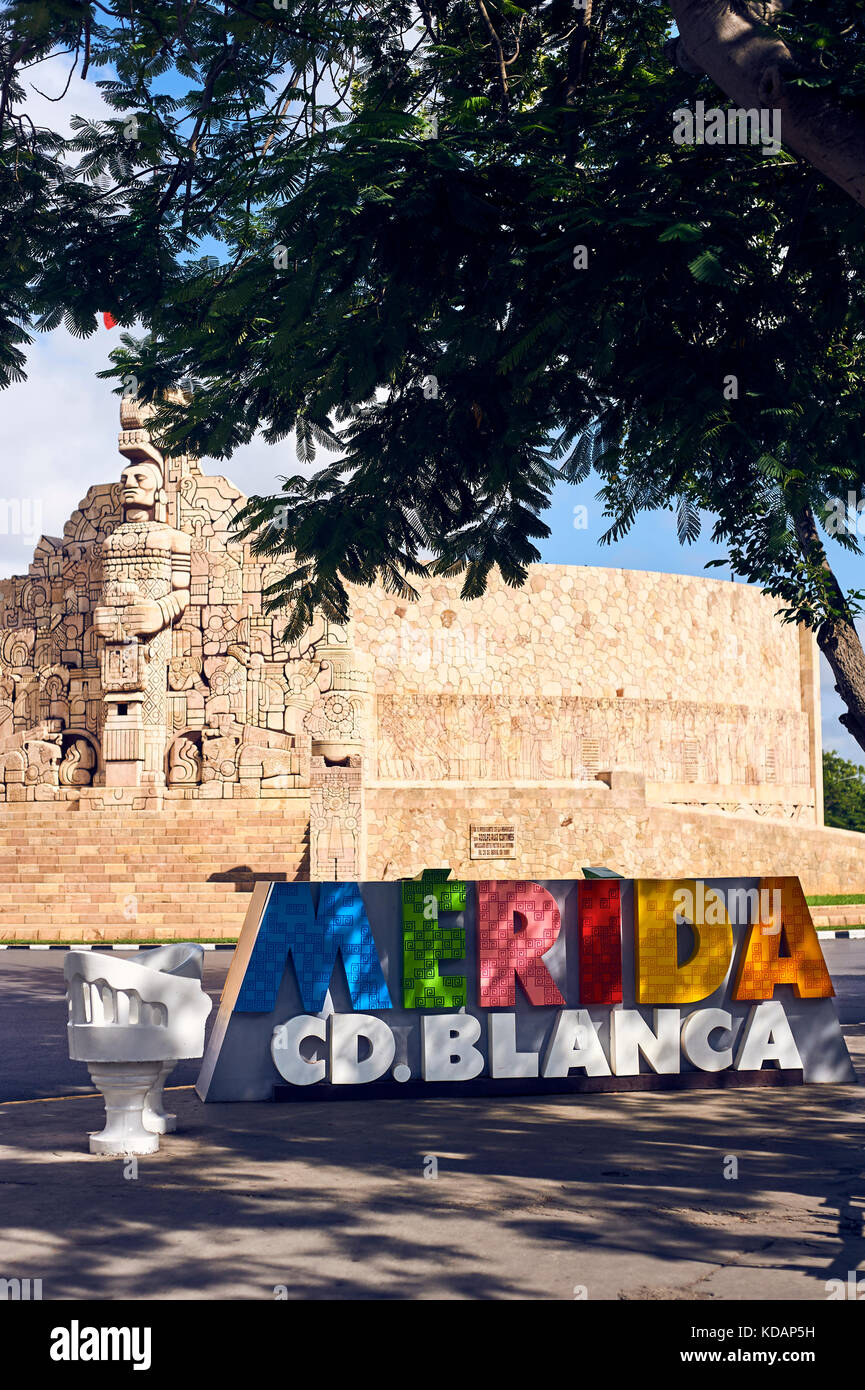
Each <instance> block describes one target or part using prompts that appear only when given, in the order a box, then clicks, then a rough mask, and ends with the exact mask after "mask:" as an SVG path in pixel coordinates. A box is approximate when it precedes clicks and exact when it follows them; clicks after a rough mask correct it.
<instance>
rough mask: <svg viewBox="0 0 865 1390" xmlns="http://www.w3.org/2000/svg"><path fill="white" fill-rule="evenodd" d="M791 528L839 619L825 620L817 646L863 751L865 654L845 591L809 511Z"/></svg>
mask: <svg viewBox="0 0 865 1390" xmlns="http://www.w3.org/2000/svg"><path fill="white" fill-rule="evenodd" d="M793 525H794V527H795V530H796V538H797V540H798V541H799V545H800V546H801V548H802V553H803V555H804V556H805V558H806V559H807V560H808V561H810V563H812V564H818V565H819V566H820V568H821V569H822V570H823V573H824V575H825V578H826V587H827V589H828V592H829V597H830V599H831V601H832V605H833V607H834V608H835V610H836V613H837V614H838V615H839V616H837V617H832V618H826V619H825V621H824V622H822V623H821V624H820V626H819V627H818V629H817V645H818V647H819V648H820V650H821V652H822V653H823V655H824V656H825V658H826V660H827V661H828V663H829V666H830V668H831V671H832V675H833V676H834V677H835V689H836V690H837V692H838V694H839V695H840V696H841V699H842V700H843V701H844V704H845V705H846V706H847V713H846V714H842V715H841V723H842V724H843V725H844V727H845V729H846V730H847V731H848V733H850V734H852V736H853V738H855V740H856V742H857V743H858V744H859V747H860V748H862V749H865V650H863V647H862V641H861V638H860V636H859V633H858V632H857V631H856V624H855V623H854V621H853V615H852V613H851V612H850V609H849V606H848V603H847V598H846V595H845V593H844V590H843V589H842V588H841V585H840V584H839V583H838V580H837V579H836V578H835V575H834V573H833V571H832V567H831V565H830V564H829V561H828V559H827V558H826V551H825V550H824V548H823V542H822V541H821V539H820V533H819V531H818V530H817V523H816V522H815V520H814V513H813V512H812V511H811V508H810V507H808V506H803V507H801V508H800V509H799V511H797V512H796V513H795V514H794V515H793Z"/></svg>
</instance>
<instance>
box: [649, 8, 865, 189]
mask: <svg viewBox="0 0 865 1390" xmlns="http://www.w3.org/2000/svg"><path fill="white" fill-rule="evenodd" d="M783 8H784V0H766V2H765V3H763V0H760V2H759V3H752V4H751V5H749V6H747V7H746V8H745V10H744V12H739V11H738V10H736V9H734V8H733V6H732V5H731V4H730V3H729V0H671V9H672V11H673V15H674V17H675V20H676V24H677V25H678V29H679V36H680V39H679V45H678V47H679V52H678V53H677V61H678V62H679V63H680V65H681V66H683V67H686V70H687V71H693V72H696V71H699V72H706V73H708V75H709V76H710V77H711V78H712V80H713V81H714V82H716V83H717V85H718V86H719V87H720V88H721V90H722V91H723V92H726V94H727V96H728V97H730V99H731V100H732V101H735V102H737V103H739V104H740V105H742V106H745V107H773V108H775V109H778V110H780V112H781V138H782V140H783V142H784V144H785V145H786V146H787V147H788V148H789V149H791V150H793V151H795V153H796V154H798V155H801V156H802V158H803V159H807V160H808V162H809V163H810V164H813V165H814V168H815V169H818V170H819V171H820V173H821V174H824V175H825V176H826V178H828V179H831V180H832V182H833V183H836V184H838V186H839V188H843V189H844V191H845V192H846V193H849V195H850V197H851V198H853V199H855V201H856V202H857V203H860V204H862V206H863V207H865V118H863V117H862V116H861V115H859V114H858V112H856V111H854V110H852V109H850V108H848V107H845V106H843V105H841V103H840V102H838V101H837V99H836V98H834V97H833V96H832V95H828V94H826V93H824V92H821V91H820V90H818V89H815V88H810V87H798V86H793V85H791V83H790V82H789V80H788V79H789V78H790V77H793V76H794V75H796V74H798V73H800V72H801V71H802V66H801V64H800V63H799V62H797V60H796V57H795V55H794V54H793V53H792V52H791V51H790V49H789V48H788V47H787V45H786V43H784V41H783V40H782V39H780V38H778V37H776V36H774V35H772V34H771V33H767V31H766V27H765V23H766V21H767V20H771V19H772V18H774V17H775V16H776V15H777V14H778V13H779V12H780V11H781V10H782V9H783Z"/></svg>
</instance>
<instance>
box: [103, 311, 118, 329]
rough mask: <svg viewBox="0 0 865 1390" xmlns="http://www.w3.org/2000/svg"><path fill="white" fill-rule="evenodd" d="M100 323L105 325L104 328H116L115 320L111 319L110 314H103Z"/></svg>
mask: <svg viewBox="0 0 865 1390" xmlns="http://www.w3.org/2000/svg"><path fill="white" fill-rule="evenodd" d="M102 322H103V323H104V324H105V327H106V328H116V327H117V320H116V319H115V318H112V316H111V314H103V315H102Z"/></svg>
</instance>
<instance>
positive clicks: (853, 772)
mask: <svg viewBox="0 0 865 1390" xmlns="http://www.w3.org/2000/svg"><path fill="white" fill-rule="evenodd" d="M823 801H824V808H825V809H824V815H825V820H826V824H827V825H833V826H836V827H837V829H839V830H859V831H862V832H865V767H861V766H857V765H856V763H851V762H850V761H849V760H848V759H847V758H842V757H841V756H840V754H838V753H830V752H825V753H824V754H823Z"/></svg>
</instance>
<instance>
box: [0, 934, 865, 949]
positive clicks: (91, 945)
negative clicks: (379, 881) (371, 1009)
mask: <svg viewBox="0 0 865 1390" xmlns="http://www.w3.org/2000/svg"><path fill="white" fill-rule="evenodd" d="M862 935H863V936H865V931H863V933H862ZM169 944H170V943H169V942H167V941H153V942H150V941H148V942H145V943H144V944H143V945H142V946H123V945H120V946H112V945H111V943H110V942H109V941H89V942H87V944H86V945H82V944H81V942H79V941H69V942H67V943H64V944H63V945H60V946H56V945H50V946H41V945H38V944H37V945H33V944H31V943H29V942H27V941H6V942H3V943H0V951H149V950H150V949H151V947H152V946H167V945H169ZM195 944H196V945H197V946H200V947H201V949H202V951H217V950H219V951H233V950H234V947H235V945H236V942H234V941H226V943H225V945H224V946H217V945H216V943H215V942H213V941H197V942H196V943H195Z"/></svg>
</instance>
